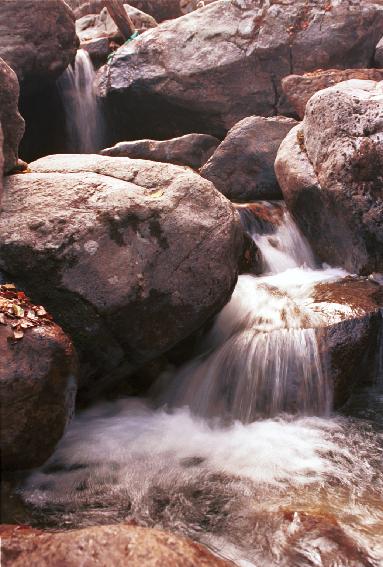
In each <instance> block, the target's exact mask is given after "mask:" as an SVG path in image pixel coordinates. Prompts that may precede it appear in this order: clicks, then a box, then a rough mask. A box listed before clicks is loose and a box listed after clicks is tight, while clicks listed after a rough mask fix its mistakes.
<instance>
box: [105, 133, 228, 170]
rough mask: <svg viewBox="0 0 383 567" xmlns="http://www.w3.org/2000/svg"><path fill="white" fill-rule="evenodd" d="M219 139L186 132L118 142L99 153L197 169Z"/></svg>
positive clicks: (214, 147) (207, 157)
mask: <svg viewBox="0 0 383 567" xmlns="http://www.w3.org/2000/svg"><path fill="white" fill-rule="evenodd" d="M218 145H219V140H217V138H214V136H209V135H208V134H186V135H185V136H181V137H179V138H173V139H172V140H163V141H158V140H134V141H133V142H119V143H118V144H116V145H115V146H113V147H112V148H106V149H105V150H102V151H101V152H100V153H101V155H104V156H115V157H124V156H125V157H130V158H134V159H148V160H153V161H161V162H165V163H173V164H175V165H188V166H189V167H192V168H193V169H199V168H200V167H201V166H202V165H203V164H204V163H206V162H207V160H208V159H209V157H210V156H211V155H212V153H213V152H214V150H215V149H216V148H217V146H218Z"/></svg>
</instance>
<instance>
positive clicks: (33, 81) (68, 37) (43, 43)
mask: <svg viewBox="0 0 383 567" xmlns="http://www.w3.org/2000/svg"><path fill="white" fill-rule="evenodd" d="M76 49H77V38H76V30H75V20H74V15H73V12H72V10H71V9H70V8H69V6H68V5H67V4H66V3H65V2H64V0H44V2H41V0H5V1H3V2H1V3H0V57H2V58H3V59H4V60H5V61H6V63H8V65H9V66H10V67H12V69H13V70H14V71H15V72H16V74H17V76H18V79H19V81H20V85H21V87H22V88H27V89H28V90H39V89H40V87H41V86H42V85H43V84H45V83H46V82H47V81H48V82H52V81H54V80H55V79H56V78H57V77H58V76H59V75H60V74H61V73H62V72H63V71H64V69H65V68H66V67H67V66H68V65H69V63H70V62H71V61H72V60H73V58H74V56H75V53H76Z"/></svg>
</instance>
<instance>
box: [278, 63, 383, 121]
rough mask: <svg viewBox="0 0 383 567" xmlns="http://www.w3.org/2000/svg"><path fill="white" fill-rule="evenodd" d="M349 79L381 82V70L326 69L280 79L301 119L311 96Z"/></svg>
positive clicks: (382, 77) (382, 74) (382, 75)
mask: <svg viewBox="0 0 383 567" xmlns="http://www.w3.org/2000/svg"><path fill="white" fill-rule="evenodd" d="M382 63H383V62H382ZM350 79H366V80H371V81H383V69H342V70H339V69H328V70H326V71H314V72H312V73H305V74H304V75H289V76H288V77H285V78H284V79H282V88H283V92H284V93H285V95H286V97H287V99H288V101H289V102H290V103H291V105H292V106H293V107H294V109H295V110H296V112H297V114H298V116H299V117H300V118H303V117H304V114H305V108H306V104H307V102H308V100H309V99H310V98H311V97H312V96H313V94H315V93H316V92H318V91H321V90H323V89H326V88H327V87H331V86H333V85H336V84H337V83H341V82H343V81H348V80H350Z"/></svg>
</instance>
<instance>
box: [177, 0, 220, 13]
mask: <svg viewBox="0 0 383 567" xmlns="http://www.w3.org/2000/svg"><path fill="white" fill-rule="evenodd" d="M215 1H216V0H180V9H181V12H182V14H189V13H190V12H193V11H194V10H199V8H204V7H205V6H207V5H208V4H211V3H212V2H215Z"/></svg>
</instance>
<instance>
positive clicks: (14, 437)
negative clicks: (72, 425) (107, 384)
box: [0, 284, 76, 469]
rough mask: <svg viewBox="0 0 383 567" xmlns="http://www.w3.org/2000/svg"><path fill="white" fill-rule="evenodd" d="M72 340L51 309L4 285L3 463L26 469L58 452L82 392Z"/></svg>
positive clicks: (0, 320) (0, 300)
mask: <svg viewBox="0 0 383 567" xmlns="http://www.w3.org/2000/svg"><path fill="white" fill-rule="evenodd" d="M75 366H76V365H75V356H74V350H73V347H72V343H71V341H70V340H69V338H68V337H67V336H66V335H65V334H64V332H63V331H62V330H61V329H60V327H59V326H58V325H56V324H55V323H53V321H52V320H51V318H50V317H49V315H48V314H47V313H46V311H45V309H44V308H43V307H41V306H36V305H33V304H32V303H31V302H30V301H29V299H28V298H27V297H26V296H25V294H24V293H23V292H17V291H16V290H15V289H14V286H13V285H10V284H7V285H0V397H1V408H2V410H1V442H0V452H1V467H2V469H26V468H31V467H36V466H39V465H41V464H43V463H44V461H46V459H47V458H48V457H50V455H51V454H52V453H53V450H54V448H55V446H56V444H57V442H58V441H59V440H60V439H61V437H62V435H63V433H64V430H65V427H66V425H67V422H68V420H69V419H70V417H71V415H72V412H73V408H74V399H75V392H76V377H75V372H76V368H75Z"/></svg>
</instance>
